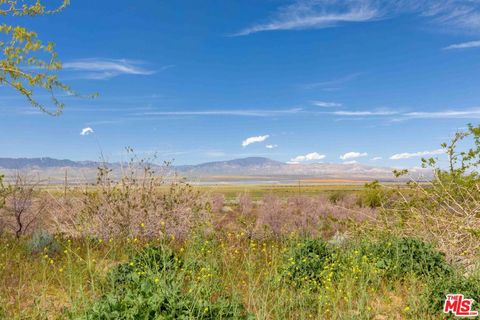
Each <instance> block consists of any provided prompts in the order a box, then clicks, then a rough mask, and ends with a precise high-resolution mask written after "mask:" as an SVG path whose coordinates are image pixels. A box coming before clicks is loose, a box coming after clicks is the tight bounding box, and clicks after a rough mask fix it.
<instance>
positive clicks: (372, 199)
mask: <svg viewBox="0 0 480 320" xmlns="http://www.w3.org/2000/svg"><path fill="white" fill-rule="evenodd" d="M385 199H386V195H385V191H384V190H383V189H382V186H381V185H380V183H379V182H378V181H373V182H371V183H366V184H365V187H364V189H363V191H362V194H361V203H362V205H363V206H365V207H370V208H378V207H380V206H382V204H383V203H384V202H385Z"/></svg>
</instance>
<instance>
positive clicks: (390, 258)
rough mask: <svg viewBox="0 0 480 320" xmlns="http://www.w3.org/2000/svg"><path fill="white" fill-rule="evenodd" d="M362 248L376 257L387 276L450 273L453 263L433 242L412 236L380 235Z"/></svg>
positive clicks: (436, 275)
mask: <svg viewBox="0 0 480 320" xmlns="http://www.w3.org/2000/svg"><path fill="white" fill-rule="evenodd" d="M359 250H360V251H361V252H362V253H363V254H365V255H367V256H369V257H370V258H371V259H373V260H374V261H375V263H376V266H377V267H378V268H379V269H380V270H382V272H383V274H384V276H385V277H388V278H392V279H393V278H395V279H400V278H402V277H405V276H406V275H408V274H410V273H412V274H414V275H416V276H419V277H430V278H437V277H441V276H446V275H450V274H451V273H452V270H453V269H452V267H451V266H450V265H449V264H448V263H447V262H446V260H445V256H444V255H443V254H442V253H440V252H439V251H438V250H437V249H435V248H434V247H433V246H432V245H431V244H429V243H426V242H424V241H422V240H419V239H416V238H411V237H400V238H398V237H393V236H380V239H373V240H372V239H368V240H367V241H363V242H362V243H361V244H360V248H359Z"/></svg>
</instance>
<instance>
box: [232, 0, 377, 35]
mask: <svg viewBox="0 0 480 320" xmlns="http://www.w3.org/2000/svg"><path fill="white" fill-rule="evenodd" d="M322 2H323V4H325V3H327V2H332V1H311V0H309V1H305V0H302V1H296V2H295V3H294V4H292V5H289V6H286V7H283V8H280V9H279V11H278V12H277V13H276V14H275V16H274V17H273V18H272V19H271V20H270V21H268V22H266V23H261V24H256V25H253V26H251V27H248V28H245V29H243V30H241V31H239V32H237V33H236V34H234V36H245V35H249V34H252V33H257V32H262V31H275V30H299V29H320V28H328V27H333V26H336V25H339V24H342V23H353V22H365V21H370V20H374V19H376V18H378V16H379V13H378V12H377V10H376V9H375V8H371V7H370V6H369V5H368V3H362V2H363V1H352V2H356V3H355V4H352V5H349V6H346V7H344V8H343V10H341V11H334V10H327V9H326V8H325V6H324V5H323V4H322Z"/></svg>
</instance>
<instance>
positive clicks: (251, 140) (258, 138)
mask: <svg viewBox="0 0 480 320" xmlns="http://www.w3.org/2000/svg"><path fill="white" fill-rule="evenodd" d="M269 137H270V135H268V134H266V135H264V136H256V137H250V138H247V139H245V140H243V141H242V147H246V146H248V145H250V144H252V143H257V142H263V141H265V140H267V139H268V138H269Z"/></svg>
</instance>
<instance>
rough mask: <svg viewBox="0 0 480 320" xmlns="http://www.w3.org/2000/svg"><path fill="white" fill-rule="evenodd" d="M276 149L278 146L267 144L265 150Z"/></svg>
mask: <svg viewBox="0 0 480 320" xmlns="http://www.w3.org/2000/svg"><path fill="white" fill-rule="evenodd" d="M276 147H278V145H276V144H267V145H266V146H265V148H267V149H275V148H276Z"/></svg>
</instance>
